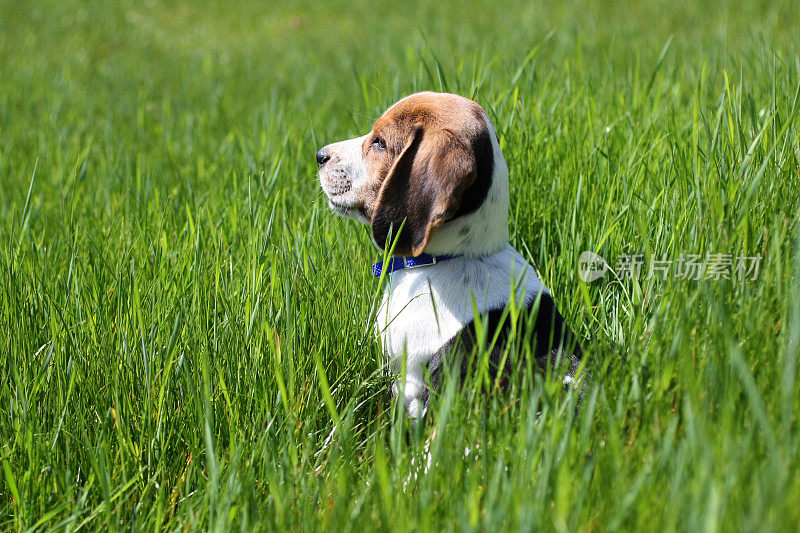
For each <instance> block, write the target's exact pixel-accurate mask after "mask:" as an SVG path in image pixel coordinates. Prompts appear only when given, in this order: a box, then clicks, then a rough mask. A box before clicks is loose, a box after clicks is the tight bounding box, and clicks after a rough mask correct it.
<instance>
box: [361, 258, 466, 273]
mask: <svg viewBox="0 0 800 533" xmlns="http://www.w3.org/2000/svg"><path fill="white" fill-rule="evenodd" d="M455 257H459V256H457V255H430V254H419V255H418V256H416V257H411V256H399V257H392V258H391V259H389V261H388V262H387V265H386V267H384V266H383V261H378V262H377V263H375V264H374V265H372V275H373V276H375V277H376V278H379V277H381V273H383V272H384V271H385V272H386V273H387V274H391V273H392V272H395V271H397V270H403V269H404V268H419V267H424V266H428V265H435V264H436V263H439V262H441V261H447V260H448V259H453V258H455Z"/></svg>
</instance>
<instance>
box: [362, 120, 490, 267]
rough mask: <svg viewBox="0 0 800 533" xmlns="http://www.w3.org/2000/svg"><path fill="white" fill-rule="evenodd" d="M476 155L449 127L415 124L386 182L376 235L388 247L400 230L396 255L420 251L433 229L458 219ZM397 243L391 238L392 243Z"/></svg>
mask: <svg viewBox="0 0 800 533" xmlns="http://www.w3.org/2000/svg"><path fill="white" fill-rule="evenodd" d="M475 167H476V165H475V155H474V154H473V152H472V150H471V149H470V148H469V147H467V146H465V145H464V143H462V142H461V141H460V140H459V139H458V138H457V137H456V135H455V134H454V133H453V132H452V131H450V130H447V129H436V130H434V131H425V129H424V128H423V126H421V125H416V126H414V127H413V128H412V131H411V135H410V138H409V140H408V141H407V142H406V145H405V147H404V148H403V151H402V152H401V154H400V156H399V157H398V158H397V161H395V163H394V165H393V166H392V169H391V170H390V171H389V174H388V175H387V176H386V179H385V180H384V181H383V183H382V184H381V189H380V192H379V193H378V202H377V204H376V206H375V210H374V213H373V216H372V237H373V239H375V243H376V244H378V246H381V247H383V246H384V243H386V239H387V237H388V235H389V234H390V232H391V234H392V239H394V238H395V236H396V235H397V231H398V230H399V229H400V226H401V224H403V221H404V220H405V225H403V229H402V231H401V232H400V236H399V238H398V240H397V244H396V245H395V249H394V254H395V255H415V256H416V255H419V254H421V253H422V252H423V250H424V249H425V246H427V244H428V241H429V240H430V238H431V232H432V231H433V230H434V229H436V227H437V226H440V225H441V224H443V223H445V222H446V221H448V220H449V219H451V218H453V216H454V215H455V213H456V212H457V211H458V208H459V205H461V200H462V196H463V194H464V191H466V190H467V189H468V188H469V187H470V185H472V183H473V182H474V181H475V177H476V169H475ZM386 246H391V243H386Z"/></svg>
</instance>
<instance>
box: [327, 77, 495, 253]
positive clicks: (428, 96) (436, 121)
mask: <svg viewBox="0 0 800 533" xmlns="http://www.w3.org/2000/svg"><path fill="white" fill-rule="evenodd" d="M317 164H318V165H319V180H320V183H321V184H322V189H323V190H324V191H325V194H326V195H327V196H328V200H329V204H330V207H331V208H332V209H333V210H334V211H336V212H337V213H339V214H340V215H343V216H347V217H351V218H355V219H358V220H360V221H361V222H364V223H365V224H369V225H370V226H371V228H372V237H373V239H374V241H375V243H376V244H377V245H378V246H379V247H381V248H383V247H384V245H390V244H391V243H388V244H387V237H388V236H389V235H391V236H392V238H394V237H395V236H396V235H397V232H398V230H399V229H400V226H401V225H403V224H404V225H403V229H402V231H401V232H400V235H399V238H398V240H397V244H396V246H395V249H394V254H395V255H419V254H421V253H423V252H426V253H430V254H467V255H484V254H488V253H493V252H496V251H498V250H500V249H501V248H502V247H503V246H505V245H506V243H507V242H508V218H507V217H508V167H507V166H506V162H505V159H504V158H503V154H502V153H501V152H500V146H499V145H498V142H497V135H496V133H495V131H494V127H493V126H492V123H491V121H490V120H489V117H488V116H487V115H486V112H485V111H484V110H483V109H482V108H481V107H480V106H479V105H478V104H476V103H475V102H473V101H471V100H468V99H466V98H463V97H461V96H457V95H454V94H442V93H431V92H424V93H417V94H413V95H411V96H408V97H406V98H403V99H402V100H400V101H399V102H397V103H396V104H394V105H393V106H392V107H390V108H389V110H388V111H386V113H384V114H383V116H381V117H380V118H379V119H378V120H377V121H376V122H375V124H374V125H373V127H372V131H370V132H369V133H368V134H366V135H364V136H362V137H357V138H355V139H349V140H347V141H341V142H338V143H334V144H329V145H328V146H326V147H324V148H322V149H321V150H320V151H319V152H317Z"/></svg>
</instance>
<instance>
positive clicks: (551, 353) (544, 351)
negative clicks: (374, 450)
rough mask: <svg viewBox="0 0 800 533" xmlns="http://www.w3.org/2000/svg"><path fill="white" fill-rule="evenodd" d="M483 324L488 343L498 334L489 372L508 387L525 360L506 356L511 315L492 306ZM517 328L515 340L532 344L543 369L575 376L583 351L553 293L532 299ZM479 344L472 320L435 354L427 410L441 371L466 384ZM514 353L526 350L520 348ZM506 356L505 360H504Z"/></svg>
mask: <svg viewBox="0 0 800 533" xmlns="http://www.w3.org/2000/svg"><path fill="white" fill-rule="evenodd" d="M537 300H538V302H537ZM537 303H538V306H537ZM537 307H538V308H537ZM484 324H485V328H486V332H487V333H486V342H487V343H490V342H491V341H492V339H494V337H495V335H496V334H497V341H496V342H495V344H494V346H492V350H491V352H490V354H489V375H490V377H491V378H492V380H493V381H494V380H495V379H496V378H497V375H498V373H500V374H501V378H500V386H501V388H505V387H506V385H507V383H508V379H507V377H508V376H509V375H510V374H511V373H512V372H513V370H514V367H518V368H524V367H525V364H524V363H525V362H524V361H519V360H518V359H516V358H514V357H513V356H512V355H511V353H509V356H506V355H505V353H506V350H505V348H506V346H508V343H509V340H511V339H510V337H511V333H512V324H511V318H510V317H509V316H506V317H503V309H493V310H491V311H489V312H488V313H485V314H484ZM517 328H518V330H519V333H518V334H517V336H516V339H519V340H520V341H521V342H524V343H528V344H530V346H531V350H530V353H531V354H532V355H533V357H534V358H535V360H536V364H537V366H538V367H539V368H540V369H542V370H544V371H546V370H547V368H548V366H549V367H550V368H551V369H553V370H554V371H558V370H559V369H562V370H561V371H562V372H564V375H565V376H571V377H572V376H574V374H575V372H576V371H577V369H578V366H579V365H580V363H581V359H582V358H583V352H582V351H581V347H580V346H579V345H578V342H577V340H576V338H575V336H574V335H573V333H572V331H570V329H569V327H568V326H567V324H566V322H565V320H564V317H563V316H561V313H559V312H558V309H556V306H555V303H554V302H553V298H552V297H551V296H550V295H548V294H545V293H542V294H541V297H540V298H538V299H535V300H534V301H533V302H531V304H530V305H529V306H528V308H527V309H526V310H525V312H523V313H521V314H520V317H519V322H518V324H517ZM477 343H478V338H477V334H476V328H475V322H474V321H471V322H470V323H469V324H467V325H466V326H464V329H462V330H461V331H460V332H459V333H458V334H456V335H455V336H454V337H453V338H452V339H450V340H449V341H448V342H447V343H445V345H444V346H442V347H441V348H440V349H439V351H437V352H436V353H435V354H434V355H433V357H432V358H431V360H430V362H429V363H428V367H427V371H428V377H429V383H428V386H427V387H426V389H425V390H424V391H423V394H422V401H423V405H424V408H425V410H426V411H427V409H428V405H429V403H430V394H431V391H436V390H437V388H438V386H439V382H440V381H441V374H442V372H444V371H445V368H446V367H449V368H452V369H454V370H455V371H456V372H457V374H459V376H460V380H461V383H462V385H463V383H464V381H465V380H466V379H467V377H468V376H469V374H470V372H471V371H472V366H473V364H474V360H473V359H474V357H473V356H474V354H475V351H476V347H477V346H476V345H477ZM514 352H515V353H520V354H522V353H524V352H523V350H520V349H517V350H514ZM504 357H505V358H506V360H505V362H503V358H504ZM512 359H514V360H512ZM520 363H522V365H521V366H520ZM557 364H558V368H556V365H557ZM501 365H502V368H500V367H501Z"/></svg>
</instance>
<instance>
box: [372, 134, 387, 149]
mask: <svg viewBox="0 0 800 533" xmlns="http://www.w3.org/2000/svg"><path fill="white" fill-rule="evenodd" d="M372 147H373V148H375V149H376V150H386V141H384V140H383V139H381V138H380V137H378V136H377V135H376V136H375V137H373V138H372Z"/></svg>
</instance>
